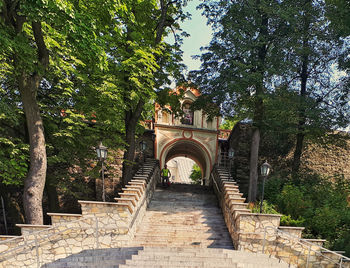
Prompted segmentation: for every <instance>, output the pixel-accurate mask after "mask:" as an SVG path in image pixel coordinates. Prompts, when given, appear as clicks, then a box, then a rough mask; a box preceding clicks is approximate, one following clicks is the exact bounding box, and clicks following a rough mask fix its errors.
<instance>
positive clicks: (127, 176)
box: [122, 100, 145, 185]
mask: <svg viewBox="0 0 350 268" xmlns="http://www.w3.org/2000/svg"><path fill="white" fill-rule="evenodd" d="M144 104H145V102H144V101H143V100H139V102H138V103H137V106H136V109H135V111H132V110H129V111H126V112H125V141H126V143H127V144H128V147H127V149H126V150H125V152H124V162H123V179H122V181H123V184H124V185H125V184H127V183H128V182H129V181H131V179H132V176H133V162H134V157H135V149H136V144H135V133H136V126H137V123H138V121H139V119H140V117H141V113H142V110H143V106H144Z"/></svg>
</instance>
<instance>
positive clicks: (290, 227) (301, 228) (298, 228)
mask: <svg viewBox="0 0 350 268" xmlns="http://www.w3.org/2000/svg"><path fill="white" fill-rule="evenodd" d="M278 229H288V230H293V229H294V230H304V229H305V227H298V226H279V227H278Z"/></svg>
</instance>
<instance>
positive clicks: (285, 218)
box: [281, 215, 305, 227]
mask: <svg viewBox="0 0 350 268" xmlns="http://www.w3.org/2000/svg"><path fill="white" fill-rule="evenodd" d="M304 222H305V219H303V218H301V217H298V219H296V220H295V219H293V218H292V217H291V216H290V215H282V217H281V226H297V227H298V226H299V227H300V226H303V225H304Z"/></svg>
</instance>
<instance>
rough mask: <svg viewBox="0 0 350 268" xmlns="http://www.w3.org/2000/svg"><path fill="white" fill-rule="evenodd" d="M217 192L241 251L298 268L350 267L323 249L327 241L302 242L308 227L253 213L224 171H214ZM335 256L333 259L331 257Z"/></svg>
mask: <svg viewBox="0 0 350 268" xmlns="http://www.w3.org/2000/svg"><path fill="white" fill-rule="evenodd" d="M211 176H212V179H213V187H214V191H215V193H216V195H217V197H218V199H219V203H220V206H221V209H222V212H223V215H224V219H225V223H226V226H227V228H228V230H229V233H230V236H231V238H232V241H233V244H234V246H235V248H236V249H237V250H243V251H249V252H255V253H265V254H269V255H272V256H275V257H277V258H278V259H280V260H283V261H284V262H287V263H289V264H291V265H293V266H295V267H322V268H323V267H324V268H328V267H329V268H331V267H339V265H338V264H339V262H340V260H341V259H342V262H343V263H344V264H343V267H350V266H349V265H350V262H347V261H350V259H348V258H346V257H344V256H342V255H340V254H338V253H336V252H331V251H327V253H324V252H323V251H324V250H325V249H324V248H322V245H323V243H324V242H325V240H322V239H301V236H302V231H303V230H304V227H289V226H280V218H281V215H277V214H261V213H251V212H250V210H249V209H247V207H248V204H247V203H244V202H245V198H242V197H241V194H240V193H239V187H238V186H237V184H236V182H234V181H233V180H228V179H227V178H228V177H229V176H228V173H227V172H226V171H225V170H224V168H222V167H220V168H216V167H214V169H213V171H212V175H211ZM330 256H331V257H330Z"/></svg>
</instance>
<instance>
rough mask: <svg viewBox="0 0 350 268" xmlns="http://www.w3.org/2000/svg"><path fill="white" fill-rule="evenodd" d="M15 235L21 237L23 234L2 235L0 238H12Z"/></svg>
mask: <svg viewBox="0 0 350 268" xmlns="http://www.w3.org/2000/svg"><path fill="white" fill-rule="evenodd" d="M15 237H21V236H19V235H0V239H1V238H5V239H11V238H15Z"/></svg>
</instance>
